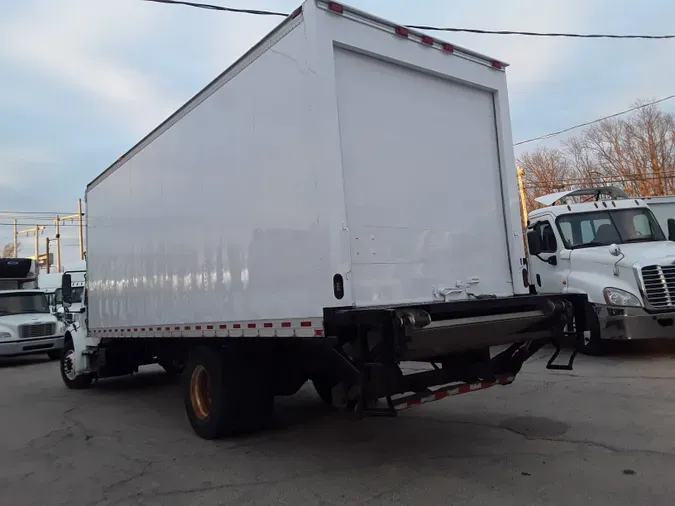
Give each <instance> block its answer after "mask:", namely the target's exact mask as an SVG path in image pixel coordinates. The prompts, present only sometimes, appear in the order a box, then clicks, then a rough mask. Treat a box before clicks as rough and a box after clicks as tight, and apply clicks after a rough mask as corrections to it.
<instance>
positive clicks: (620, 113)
mask: <svg viewBox="0 0 675 506" xmlns="http://www.w3.org/2000/svg"><path fill="white" fill-rule="evenodd" d="M673 98H675V95H669V96H667V97H663V98H660V99H658V100H654V101H653V102H649V103H648V104H642V105H636V106H635V107H631V108H630V109H626V110H625V111H621V112H617V113H615V114H610V115H609V116H604V117H602V118H598V119H594V120H593V121H587V122H586V123H579V124H578V125H574V126H571V127H569V128H565V129H563V130H558V131H557V132H551V133H548V134H544V135H540V136H539V137H533V138H532V139H526V140H524V141H520V142H516V143H515V144H514V146H520V145H521V144H527V143H528V142H534V141H541V140H544V139H550V138H551V137H555V136H557V135H560V134H564V133H567V132H570V131H572V130H576V129H577V128H583V127H585V126H589V125H592V124H594V123H599V122H601V121H605V120H607V119H612V118H616V117H617V116H621V115H623V114H628V113H629V112H633V111H637V110H638V109H643V108H645V107H648V106H650V105H655V104H659V103H661V102H665V101H666V100H671V99H673Z"/></svg>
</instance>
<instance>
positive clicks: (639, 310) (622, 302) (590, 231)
mask: <svg viewBox="0 0 675 506" xmlns="http://www.w3.org/2000/svg"><path fill="white" fill-rule="evenodd" d="M536 200H537V201H538V202H539V203H540V204H543V205H544V206H546V207H542V208H540V209H537V210H534V211H532V212H531V213H529V222H528V232H527V242H528V247H529V253H530V256H529V275H530V283H531V292H532V293H537V294H571V293H583V294H586V295H587V296H588V304H589V307H588V309H589V310H588V313H587V324H588V328H587V330H586V331H585V332H584V334H583V336H580V339H579V341H578V342H577V347H578V349H579V350H580V351H582V352H583V353H586V354H589V355H600V354H603V353H606V352H607V351H608V348H609V347H608V344H609V343H610V342H611V341H612V340H626V339H658V338H675V242H673V241H674V240H675V219H673V218H666V219H664V223H665V224H666V226H667V231H668V232H667V235H666V233H664V231H663V229H662V227H661V226H660V225H659V222H658V221H657V219H656V218H655V216H654V214H653V213H652V210H651V209H650V206H648V205H647V203H646V202H645V200H643V199H639V198H638V199H636V198H629V197H627V196H626V194H625V193H624V192H623V191H622V190H621V189H619V188H615V187H611V186H610V187H601V188H580V189H577V190H571V191H567V192H559V193H553V194H550V195H544V196H542V197H539V198H537V199H536ZM573 200H583V201H582V202H573ZM674 217H675V216H674Z"/></svg>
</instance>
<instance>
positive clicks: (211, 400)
mask: <svg viewBox="0 0 675 506" xmlns="http://www.w3.org/2000/svg"><path fill="white" fill-rule="evenodd" d="M259 369H260V368H258V367H256V365H255V364H253V363H252V362H251V361H250V360H247V358H246V357H245V356H244V355H243V354H241V353H238V352H237V351H236V350H233V349H227V348H225V349H220V348H209V347H205V346H202V347H199V348H197V349H195V350H194V351H192V353H190V357H189V358H188V361H187V364H186V366H185V370H184V371H183V383H184V385H183V399H184V403H185V411H186V413H187V416H188V419H189V421H190V425H191V426H192V429H193V430H194V431H195V433H196V434H197V435H198V436H199V437H201V438H203V439H218V438H221V437H229V436H235V435H238V434H241V433H246V432H252V431H257V430H260V429H262V428H264V427H265V426H266V425H267V424H268V423H269V421H270V420H271V417H272V412H273V409H274V395H273V394H272V391H271V388H270V386H271V385H269V383H268V382H266V381H265V374H264V372H265V371H261V370H259Z"/></svg>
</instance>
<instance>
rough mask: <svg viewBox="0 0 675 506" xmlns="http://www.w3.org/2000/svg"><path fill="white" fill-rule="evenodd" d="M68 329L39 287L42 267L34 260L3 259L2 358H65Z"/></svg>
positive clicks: (0, 292) (0, 263) (0, 298)
mask: <svg viewBox="0 0 675 506" xmlns="http://www.w3.org/2000/svg"><path fill="white" fill-rule="evenodd" d="M64 330H65V329H64V326H63V325H62V324H61V322H59V321H58V319H57V318H56V316H54V315H53V314H52V313H51V311H50V308H49V303H48V301H47V296H46V295H45V292H44V290H41V289H39V288H38V265H37V263H36V262H35V260H32V259H30V258H0V357H15V356H21V355H39V354H44V353H46V354H47V355H48V356H49V358H50V359H52V360H56V359H58V358H60V357H61V350H62V349H63V335H64Z"/></svg>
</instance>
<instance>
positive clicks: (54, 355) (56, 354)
mask: <svg viewBox="0 0 675 506" xmlns="http://www.w3.org/2000/svg"><path fill="white" fill-rule="evenodd" d="M61 355H63V350H49V351H48V352H47V356H48V357H49V360H60V359H61Z"/></svg>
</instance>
